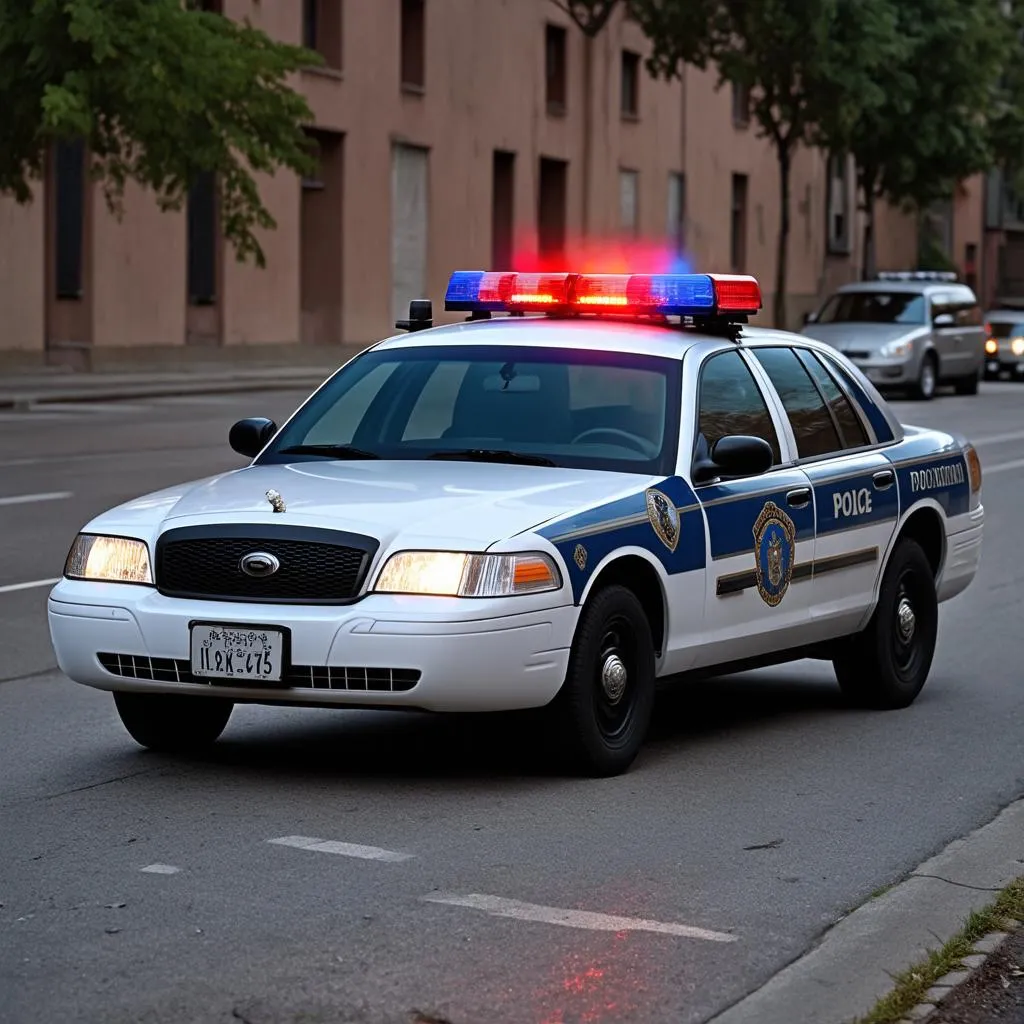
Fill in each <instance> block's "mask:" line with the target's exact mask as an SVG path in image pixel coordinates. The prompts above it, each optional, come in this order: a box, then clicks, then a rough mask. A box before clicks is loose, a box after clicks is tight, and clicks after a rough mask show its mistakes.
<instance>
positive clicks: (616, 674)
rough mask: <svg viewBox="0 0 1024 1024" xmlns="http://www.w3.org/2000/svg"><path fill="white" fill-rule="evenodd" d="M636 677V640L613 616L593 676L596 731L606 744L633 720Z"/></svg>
mask: <svg viewBox="0 0 1024 1024" xmlns="http://www.w3.org/2000/svg"><path fill="white" fill-rule="evenodd" d="M636 674H637V658H636V638H635V636H634V635H633V630H632V627H631V626H630V624H629V622H628V621H627V620H626V619H625V618H623V617H622V616H616V617H615V618H613V619H611V620H610V621H609V622H608V623H606V625H605V627H604V630H603V631H602V634H601V642H600V644H599V645H598V655H597V666H596V669H595V672H594V706H595V710H596V712H597V714H596V718H597V727H598V729H599V730H600V732H601V735H602V736H603V737H604V738H605V739H606V740H610V741H614V740H618V739H620V738H621V737H622V735H623V734H624V733H625V732H626V731H627V730H628V728H629V726H630V723H631V722H632V720H633V712H634V707H635V704H636V694H637V687H636Z"/></svg>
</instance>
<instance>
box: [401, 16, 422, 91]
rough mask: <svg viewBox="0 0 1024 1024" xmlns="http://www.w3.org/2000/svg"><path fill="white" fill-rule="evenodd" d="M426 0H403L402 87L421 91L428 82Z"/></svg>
mask: <svg viewBox="0 0 1024 1024" xmlns="http://www.w3.org/2000/svg"><path fill="white" fill-rule="evenodd" d="M426 45H427V33H426V13H425V10H424V0H402V87H403V88H405V89H411V90H412V91H413V92H419V91H421V90H422V89H424V88H426V84H427V56H426Z"/></svg>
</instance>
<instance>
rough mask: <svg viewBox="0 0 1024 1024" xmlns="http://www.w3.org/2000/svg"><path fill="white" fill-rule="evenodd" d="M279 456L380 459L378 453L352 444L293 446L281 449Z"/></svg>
mask: <svg viewBox="0 0 1024 1024" xmlns="http://www.w3.org/2000/svg"><path fill="white" fill-rule="evenodd" d="M277 454H278V455H323V456H324V457H325V458H329V459H379V458H380V456H379V455H378V454H377V453H376V452H368V451H366V449H364V448H356V447H354V446H353V445H350V444H293V445H291V446H290V447H289V448H281V449H279V450H278V452H277Z"/></svg>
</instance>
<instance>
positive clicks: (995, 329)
mask: <svg viewBox="0 0 1024 1024" xmlns="http://www.w3.org/2000/svg"><path fill="white" fill-rule="evenodd" d="M987 327H988V336H989V337H990V338H1016V337H1019V336H1020V335H1022V334H1024V323H1019V324H1006V323H1003V324H1000V323H995V324H993V323H989V324H988V325H987Z"/></svg>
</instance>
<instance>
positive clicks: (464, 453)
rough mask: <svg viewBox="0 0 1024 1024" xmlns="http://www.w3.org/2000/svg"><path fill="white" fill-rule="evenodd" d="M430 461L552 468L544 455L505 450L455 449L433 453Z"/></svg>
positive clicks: (551, 462)
mask: <svg viewBox="0 0 1024 1024" xmlns="http://www.w3.org/2000/svg"><path fill="white" fill-rule="evenodd" d="M430 458H432V459H449V460H451V461H453V462H454V461H460V462H461V461H466V462H508V463H512V464H518V465H520V466H554V465H555V463H554V462H553V461H552V460H551V459H549V458H548V457H547V456H546V455H529V454H527V453H526V452H513V451H509V450H508V449H506V448H456V449H453V450H452V451H446V452H434V454H433V455H431V456H430Z"/></svg>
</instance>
